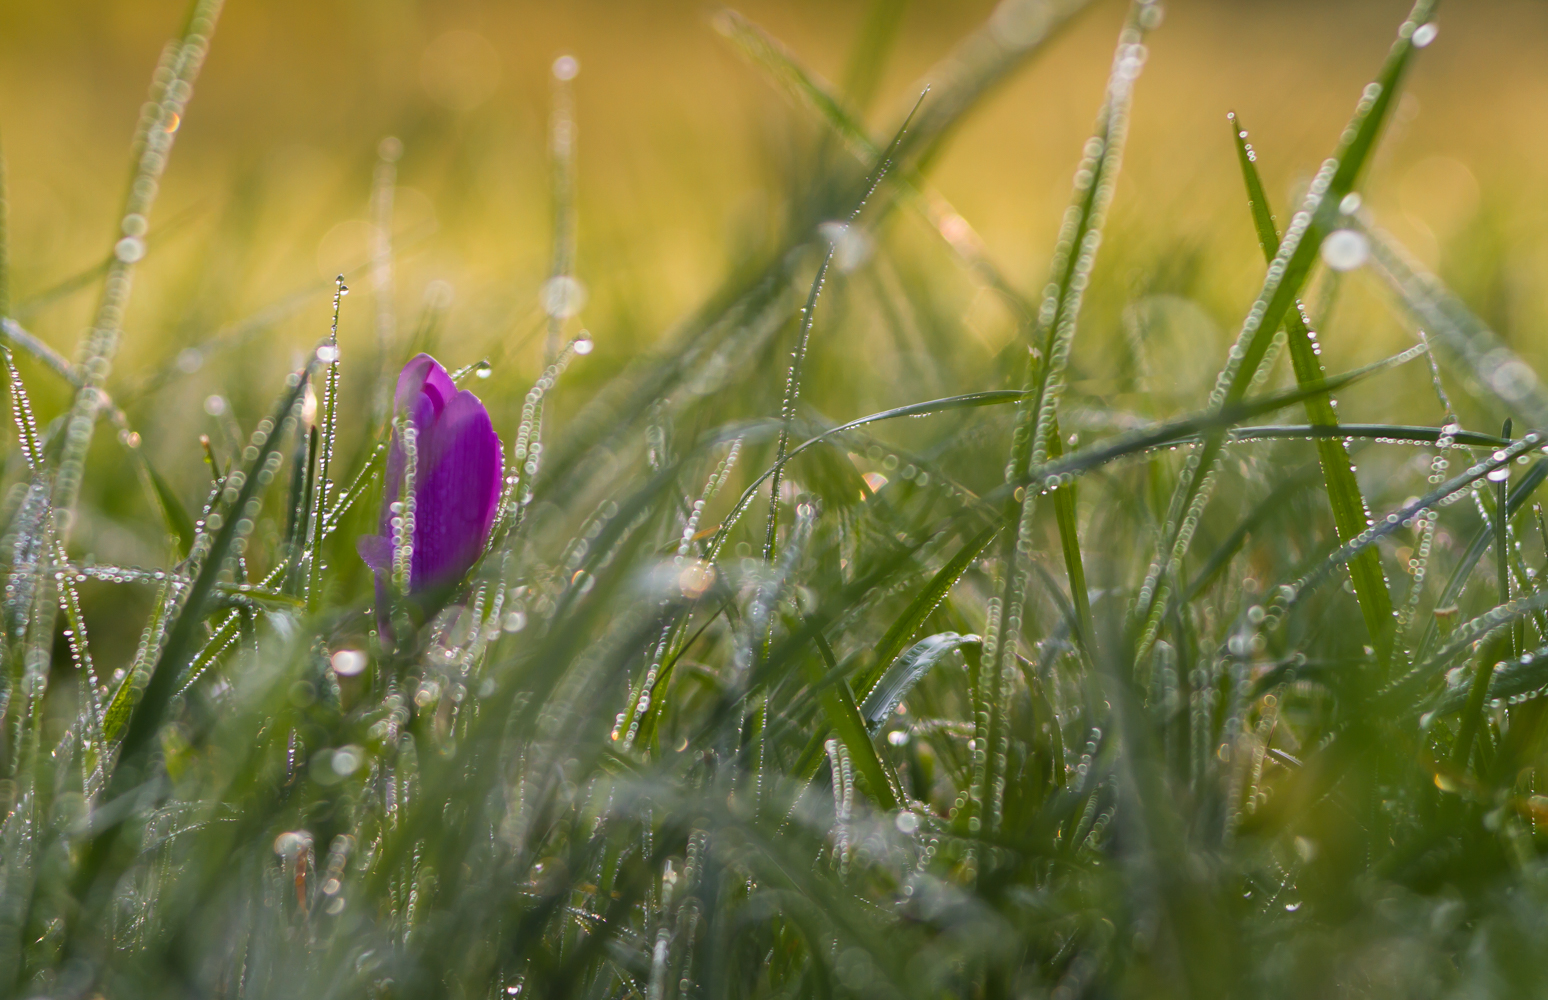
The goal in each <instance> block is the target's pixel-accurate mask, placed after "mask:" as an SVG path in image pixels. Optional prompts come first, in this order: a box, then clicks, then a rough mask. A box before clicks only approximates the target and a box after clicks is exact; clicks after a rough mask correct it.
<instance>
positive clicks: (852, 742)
mask: <svg viewBox="0 0 1548 1000" xmlns="http://www.w3.org/2000/svg"><path fill="white" fill-rule="evenodd" d="M814 637H815V639H816V642H817V649H818V650H819V651H820V652H821V653H822V659H821V660H820V661H816V660H808V661H807V662H808V663H809V664H810V666H809V667H808V668H807V674H808V679H809V680H810V681H811V682H812V683H814V684H818V685H820V689H819V691H818V695H817V697H818V699H819V700H820V701H821V702H822V708H823V713H824V714H825V715H826V716H827V718H828V724H829V725H830V726H832V727H833V732H834V733H835V734H836V735H837V736H838V738H839V739H840V740H842V741H843V743H844V748H845V749H846V750H848V751H849V756H850V759H851V760H853V761H854V763H855V766H856V767H857V768H858V769H859V771H860V776H861V777H862V778H864V779H865V784H866V787H867V788H869V789H870V792H871V797H872V798H874V799H875V800H876V804H877V805H879V806H881V808H883V809H886V810H888V811H889V812H890V811H891V810H894V809H896V808H898V798H897V793H896V792H895V791H894V790H893V784H892V781H891V780H890V779H889V778H888V775H887V771H886V768H885V767H883V766H882V762H881V758H879V757H877V755H876V744H874V743H872V742H871V733H870V730H869V729H868V728H867V727H866V724H865V719H864V718H862V717H861V715H860V710H859V709H858V708H856V707H855V696H854V693H853V692H852V691H850V690H849V682H848V681H846V680H844V677H843V675H842V674H840V673H838V670H839V666H838V663H837V662H836V661H835V660H834V658H833V649H832V647H830V646H829V645H828V640H827V639H826V638H824V637H823V635H822V633H821V632H820V631H818V632H816V633H815V636H814ZM823 664H826V665H827V668H828V670H827V673H828V677H830V678H831V680H828V679H826V678H825V677H824V674H823V671H822V665H823ZM867 704H869V701H867Z"/></svg>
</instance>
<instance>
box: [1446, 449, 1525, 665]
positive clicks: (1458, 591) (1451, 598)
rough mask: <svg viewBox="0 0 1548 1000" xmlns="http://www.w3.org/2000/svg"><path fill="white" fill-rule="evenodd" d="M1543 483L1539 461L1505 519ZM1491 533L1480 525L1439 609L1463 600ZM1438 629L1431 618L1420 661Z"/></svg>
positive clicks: (1515, 492) (1517, 489)
mask: <svg viewBox="0 0 1548 1000" xmlns="http://www.w3.org/2000/svg"><path fill="white" fill-rule="evenodd" d="M1544 479H1548V461H1543V460H1539V461H1537V462H1536V463H1535V464H1533V466H1532V467H1531V468H1530V469H1528V470H1527V474H1526V475H1524V476H1522V477H1521V479H1520V481H1518V482H1517V483H1516V485H1515V486H1514V487H1513V488H1512V489H1511V491H1510V495H1509V496H1508V497H1506V500H1505V516H1506V519H1507V520H1508V519H1509V518H1511V517H1514V516H1515V515H1516V513H1517V511H1519V510H1520V509H1521V508H1522V506H1523V505H1525V504H1526V502H1527V500H1528V499H1529V498H1530V497H1531V495H1532V493H1533V492H1534V491H1536V489H1537V487H1539V486H1541V485H1542V483H1543V480H1544ZM1492 533H1493V528H1492V526H1491V525H1489V524H1483V525H1479V527H1478V531H1477V532H1475V533H1474V535H1473V538H1472V541H1470V542H1469V543H1468V546H1467V550H1466V551H1465V552H1464V553H1463V554H1462V558H1461V559H1459V560H1458V561H1457V564H1456V566H1455V567H1453V568H1452V571H1451V576H1450V578H1449V579H1447V581H1446V587H1445V589H1444V590H1442V591H1441V596H1440V598H1439V599H1438V600H1437V601H1436V602H1435V606H1436V607H1437V608H1446V607H1450V606H1451V605H1453V604H1455V603H1456V602H1457V598H1458V597H1460V596H1462V588H1463V587H1465V586H1467V579H1468V577H1469V576H1471V575H1472V573H1473V567H1475V566H1477V565H1478V560H1480V559H1482V558H1483V554H1484V553H1485V552H1487V551H1488V550H1489V542H1490V541H1491V535H1492ZM1436 629H1437V626H1436V623H1435V620H1434V619H1433V618H1432V619H1431V621H1430V624H1429V626H1428V627H1427V628H1426V629H1425V635H1424V640H1423V641H1422V642H1420V644H1419V653H1418V655H1419V656H1420V657H1423V656H1424V654H1425V651H1426V650H1428V649H1429V648H1430V644H1431V643H1432V642H1433V641H1434V639H1435V633H1436Z"/></svg>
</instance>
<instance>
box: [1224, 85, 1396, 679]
mask: <svg viewBox="0 0 1548 1000" xmlns="http://www.w3.org/2000/svg"><path fill="white" fill-rule="evenodd" d="M1226 117H1227V119H1228V120H1229V121H1230V123H1231V134H1232V137H1233V138H1234V139H1235V141H1236V154H1237V159H1238V160H1239V161H1240V163H1241V167H1242V179H1243V180H1244V181H1245V182H1246V184H1247V203H1248V206H1249V207H1250V208H1251V210H1252V221H1253V226H1254V227H1255V228H1256V229H1257V234H1258V246H1259V247H1260V248H1262V250H1263V256H1264V258H1265V260H1266V262H1267V263H1268V264H1270V265H1272V264H1273V263H1274V257H1275V255H1276V254H1277V253H1278V251H1279V230H1278V229H1277V228H1276V227H1275V225H1274V216H1273V215H1272V213H1271V212H1270V211H1269V206H1268V196H1267V195H1266V194H1265V193H1264V190H1263V181H1262V179H1261V178H1260V177H1259V175H1258V166H1257V154H1256V153H1254V152H1253V149H1252V147H1251V146H1250V145H1248V143H1247V130H1246V129H1245V128H1244V127H1242V124H1241V122H1240V120H1239V119H1238V118H1237V117H1236V113H1235V112H1232V113H1231V114H1229V115H1227V116H1226ZM1285 333H1286V335H1287V338H1288V341H1289V347H1290V365H1291V367H1292V368H1293V369H1294V370H1295V379H1296V382H1297V384H1299V385H1301V386H1303V387H1304V386H1306V385H1309V384H1311V383H1313V382H1316V381H1318V380H1321V379H1324V378H1326V377H1327V372H1326V370H1325V369H1324V368H1323V367H1322V359H1321V357H1320V356H1319V355H1318V351H1317V347H1316V344H1315V336H1316V335H1315V334H1314V333H1313V332H1312V331H1311V329H1310V327H1309V326H1308V324H1307V321H1306V311H1305V308H1304V307H1303V306H1302V305H1301V303H1300V302H1299V301H1297V302H1296V303H1295V307H1294V308H1292V309H1291V310H1289V312H1288V313H1286V315H1285ZM1305 406H1306V420H1307V422H1308V423H1310V424H1311V425H1312V426H1313V427H1327V428H1337V427H1338V414H1337V413H1336V412H1335V411H1334V409H1333V397H1332V396H1331V395H1330V394H1327V393H1323V394H1320V395H1317V396H1312V397H1310V398H1308V399H1307V400H1306V403H1305ZM1316 447H1317V460H1318V462H1320V463H1321V465H1322V476H1323V481H1324V482H1325V483H1326V484H1327V490H1328V504H1329V505H1330V506H1331V507H1332V508H1333V528H1334V531H1335V532H1336V533H1337V535H1338V541H1339V544H1341V545H1342V544H1345V543H1347V542H1348V541H1349V540H1350V539H1351V538H1354V537H1355V536H1357V535H1358V534H1360V532H1362V531H1364V530H1365V529H1366V528H1368V527H1370V524H1371V517H1370V508H1369V507H1368V506H1367V505H1366V503H1365V497H1364V495H1363V494H1362V493H1361V492H1360V482H1359V480H1358V479H1357V478H1356V477H1355V470H1354V464H1353V463H1352V461H1351V460H1350V458H1349V449H1348V448H1346V447H1345V446H1344V442H1343V440H1342V439H1340V438H1338V437H1319V438H1318V439H1317V445H1316ZM1349 577H1350V581H1351V582H1352V583H1353V585H1354V592H1355V599H1356V600H1357V601H1359V604H1360V613H1361V616H1362V617H1363V618H1364V620H1365V628H1366V631H1367V633H1369V635H1370V639H1371V647H1372V648H1373V649H1375V650H1376V661H1377V663H1379V664H1382V665H1383V669H1385V668H1386V664H1388V663H1389V662H1390V661H1391V659H1392V646H1393V641H1394V640H1395V638H1396V634H1395V629H1394V627H1393V617H1392V594H1391V592H1390V591H1389V590H1388V586H1387V577H1386V574H1385V573H1384V572H1383V571H1382V568H1381V556H1380V555H1379V554H1378V553H1377V551H1376V550H1375V549H1374V548H1370V549H1366V550H1365V551H1363V552H1361V553H1360V554H1359V555H1357V556H1355V557H1354V558H1353V559H1351V560H1350V561H1349Z"/></svg>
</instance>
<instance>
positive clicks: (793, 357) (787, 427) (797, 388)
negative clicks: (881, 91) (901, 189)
mask: <svg viewBox="0 0 1548 1000" xmlns="http://www.w3.org/2000/svg"><path fill="white" fill-rule="evenodd" d="M928 94H929V90H928V89H926V90H925V91H924V92H922V93H921V94H920V95H919V100H918V101H916V102H915V103H914V109H913V111H911V112H909V115H908V117H907V118H905V119H903V124H902V125H901V126H900V127H899V128H898V132H897V134H896V135H895V136H894V137H893V139H892V142H891V143H890V144H888V146H887V149H886V151H885V152H884V153H883V154H882V157H881V159H880V160H878V161H877V163H876V166H875V167H874V168H872V170H871V176H870V177H868V178H866V184H865V188H864V190H863V192H862V193H861V195H860V198H859V199H858V200H857V201H856V202H855V207H854V209H853V210H852V211H851V212H850V213H849V217H848V218H847V219H845V220H844V223H843V225H844V227H845V229H846V230H847V229H848V227H850V226H853V225H855V220H857V219H859V218H860V213H861V212H862V211H863V210H864V209H865V203H866V202H867V201H868V200H870V197H871V195H873V194H875V193H876V189H877V188H878V187H879V186H880V185H881V182H882V180H883V179H884V178H885V177H886V176H887V172H888V171H889V170H890V169H891V168H892V161H893V157H894V156H896V155H897V151H898V148H899V147H900V146H901V145H902V144H903V139H904V137H905V136H906V135H908V127H909V124H910V123H911V122H912V121H913V120H914V115H915V114H916V113H917V112H918V111H919V108H920V106H921V105H923V104H924V99H925V97H926V96H927V95H928ZM837 252H838V240H837V239H833V240H829V241H828V247H827V250H826V252H824V254H823V256H822V260H821V261H820V262H819V263H818V265H817V274H816V275H815V276H814V277H813V278H812V286H811V289H810V290H809V291H808V292H807V295H806V305H805V306H803V307H802V309H801V312H800V317H801V325H800V328H799V329H798V330H797V332H796V342H795V348H794V349H793V350H792V351H791V353H790V368H789V370H788V372H787V373H786V375H785V395H784V398H783V399H782V400H781V401H780V406H779V419H780V429H779V443H778V445H777V446H776V447H775V452H774V475H773V478H772V480H771V482H770V483H769V516H768V519H767V521H766V522H765V528H764V538H763V561H764V562H770V561H772V560H773V558H774V539H775V532H776V530H777V528H778V524H779V487H780V483H781V481H782V480H783V478H784V472H785V461H786V459H787V458H788V456H787V454H786V452H787V451H788V450H789V447H790V433H791V428H792V425H793V424H794V422H795V411H796V403H797V401H799V399H800V398H801V369H802V367H803V365H804V364H805V362H806V346H807V343H808V342H809V341H810V339H811V335H812V324H813V322H815V320H816V317H817V299H818V297H819V296H820V295H822V285H823V282H824V281H825V280H826V279H827V276H828V268H829V267H831V266H832V264H833V257H834V255H835V254H836V253H837Z"/></svg>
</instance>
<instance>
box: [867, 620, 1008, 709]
mask: <svg viewBox="0 0 1548 1000" xmlns="http://www.w3.org/2000/svg"><path fill="white" fill-rule="evenodd" d="M982 641H983V640H981V639H980V638H979V637H978V636H976V635H958V634H957V633H956V632H940V633H937V634H935V635H932V636H927V637H926V638H923V639H921V640H919V641H918V642H916V643H914V644H913V645H912V646H910V647H908V649H907V650H905V651H904V652H903V655H902V656H899V657H898V658H897V659H896V660H894V661H893V662H892V665H891V666H889V667H888V668H887V670H886V672H885V673H883V674H882V675H881V678H880V679H879V680H877V682H876V686H875V687H873V688H871V691H870V693H869V694H867V695H866V696H865V703H864V704H863V705H861V706H860V714H861V715H863V716H864V717H865V722H866V726H867V727H868V728H869V729H870V731H871V732H872V733H874V732H876V731H877V730H878V729H879V728H881V725H882V723H884V722H886V721H887V717H888V716H889V715H891V714H892V711H893V709H895V708H897V707H898V703H899V702H901V701H902V700H903V699H904V698H905V697H907V696H908V692H909V690H910V689H911V688H912V687H913V686H914V685H915V684H917V683H919V681H920V679H921V678H923V677H924V675H925V674H928V673H929V672H930V671H931V670H932V669H934V668H935V665H936V664H938V663H940V662H941V661H943V660H944V659H946V657H947V655H948V654H950V653H952V652H954V651H956V650H958V649H961V648H962V647H963V646H969V645H977V644H978V643H980V642H982Z"/></svg>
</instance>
